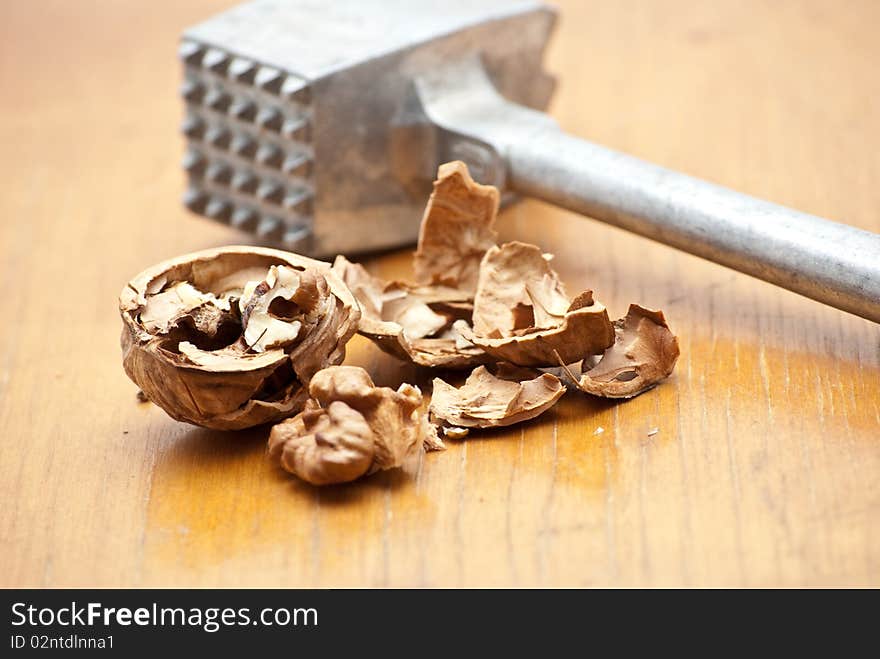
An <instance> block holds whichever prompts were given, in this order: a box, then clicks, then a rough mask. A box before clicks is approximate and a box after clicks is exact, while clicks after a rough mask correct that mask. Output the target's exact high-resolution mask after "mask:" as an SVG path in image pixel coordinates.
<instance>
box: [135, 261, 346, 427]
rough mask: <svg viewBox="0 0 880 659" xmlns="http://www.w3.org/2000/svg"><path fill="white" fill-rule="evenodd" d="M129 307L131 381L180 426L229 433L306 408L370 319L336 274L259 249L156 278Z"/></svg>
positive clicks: (147, 280)
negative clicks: (311, 389) (321, 375)
mask: <svg viewBox="0 0 880 659" xmlns="http://www.w3.org/2000/svg"><path fill="white" fill-rule="evenodd" d="M119 308H120V313H121V315H122V320H123V325H124V327H123V331H122V352H123V366H124V367H125V371H126V373H127V374H128V376H129V377H130V378H131V379H132V380H133V381H134V382H135V383H136V384H138V386H140V387H141V389H142V390H143V392H144V394H145V395H146V396H147V398H148V399H149V400H151V401H152V402H154V403H156V404H157V405H159V406H160V407H161V408H162V409H164V410H165V411H166V412H167V413H168V414H169V415H171V416H172V417H173V418H175V419H177V420H179V421H187V422H189V423H193V424H196V425H201V426H205V427H208V428H217V429H223V430H233V429H239V428H247V427H250V426H254V425H258V424H261V423H267V422H270V421H277V420H278V419H282V418H285V417H288V416H290V415H292V414H295V413H296V412H298V411H299V410H300V409H302V407H303V405H304V403H305V401H306V400H307V398H308V394H307V389H306V386H307V385H308V383H309V381H310V379H311V378H312V376H313V375H314V374H315V373H316V372H317V371H319V370H320V369H322V368H323V367H324V366H327V365H330V364H338V363H340V362H341V361H342V360H343V359H344V357H345V344H346V343H347V341H348V340H349V339H350V338H351V336H352V335H353V334H354V332H355V330H356V327H357V321H358V319H359V317H360V311H359V308H358V306H357V303H356V301H355V299H354V297H353V296H352V294H351V292H350V291H349V290H348V289H347V288H346V286H345V284H344V283H343V282H342V281H341V280H340V279H339V278H338V277H337V276H336V275H335V274H334V273H333V272H332V271H331V269H330V266H329V264H327V263H322V262H320V261H315V260H312V259H308V258H305V257H302V256H298V255H296V254H291V253H289V252H283V251H279V250H272V249H264V248H259V247H225V248H218V249H210V250H205V251H202V252H196V253H193V254H186V255H184V256H181V257H178V258H176V259H172V260H169V261H165V262H163V263H160V264H158V265H155V266H153V267H151V268H148V269H147V270H145V271H144V272H142V273H140V274H139V275H137V276H136V277H135V278H134V279H133V280H131V282H129V284H128V285H127V286H126V288H125V289H124V290H123V291H122V294H121V295H120V300H119Z"/></svg>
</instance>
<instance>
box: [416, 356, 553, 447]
mask: <svg viewBox="0 0 880 659" xmlns="http://www.w3.org/2000/svg"><path fill="white" fill-rule="evenodd" d="M564 393H565V387H564V386H563V384H562V382H561V381H560V380H559V378H557V377H556V376H555V375H551V374H549V373H544V374H541V375H539V376H538V377H536V378H534V379H530V380H523V381H519V382H517V381H512V380H507V379H502V378H499V377H496V376H494V375H492V374H491V373H490V372H489V371H488V370H487V369H486V367H485V366H479V367H477V368H476V369H474V372H473V373H471V374H470V376H469V377H468V379H467V381H466V382H465V383H464V385H463V386H461V387H459V388H456V387H453V386H452V385H450V384H448V383H446V382H444V381H443V380H441V379H440V378H434V393H433V394H432V396H431V405H430V407H429V412H430V415H431V418H432V419H441V420H442V421H443V422H444V423H445V424H447V425H449V426H452V427H455V428H458V429H461V428H493V427H499V426H510V425H513V424H515V423H519V422H521V421H527V420H528V419H533V418H535V417H536V416H538V415H540V414H542V413H543V412H545V411H546V410H548V409H550V408H551V407H553V405H554V404H555V403H556V401H557V400H559V399H560V398H561V397H562V394H564ZM445 434H446V436H447V437H450V438H454V437H455V436H456V435H459V436H464V435H463V434H460V432H456V431H453V432H452V433H445Z"/></svg>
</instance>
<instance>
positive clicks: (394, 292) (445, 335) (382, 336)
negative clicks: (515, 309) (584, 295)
mask: <svg viewBox="0 0 880 659" xmlns="http://www.w3.org/2000/svg"><path fill="white" fill-rule="evenodd" d="M333 271H334V272H335V273H337V274H338V275H339V277H340V278H341V279H342V281H344V282H345V284H346V285H347V286H348V287H349V289H350V290H351V292H352V293H353V294H354V296H355V298H357V300H358V302H359V303H360V306H361V319H360V322H359V323H358V332H359V333H360V334H362V335H363V336H366V337H367V338H368V339H370V340H371V341H373V343H375V344H376V345H377V346H379V348H381V349H382V350H383V351H384V352H387V353H388V354H390V355H393V356H395V357H397V358H398V359H402V360H404V361H410V362H413V363H414V364H417V365H419V366H426V367H434V368H448V369H463V368H473V367H474V366H476V365H478V364H482V363H485V362H487V361H490V360H491V358H490V357H489V356H488V355H487V354H486V353H485V352H483V350H481V349H480V348H477V347H476V346H474V345H473V344H472V343H471V342H470V341H468V340H466V339H465V338H464V332H465V331H466V327H467V322H466V321H464V320H462V318H461V317H460V316H462V315H463V316H465V317H467V318H469V317H470V305H469V303H468V302H467V300H466V299H462V298H461V295H460V292H459V291H456V290H454V289H448V288H444V287H410V286H409V285H408V284H404V283H402V282H385V281H382V280H381V279H379V278H378V277H374V276H373V275H371V274H370V273H369V272H367V271H366V269H365V268H364V267H363V266H362V265H360V264H359V263H352V262H351V261H349V260H348V259H346V258H345V257H344V256H337V257H336V261H335V262H334V263H333ZM462 323H464V325H462Z"/></svg>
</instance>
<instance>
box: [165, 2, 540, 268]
mask: <svg viewBox="0 0 880 659" xmlns="http://www.w3.org/2000/svg"><path fill="white" fill-rule="evenodd" d="M554 19H555V16H554V13H553V12H552V11H550V10H549V9H547V8H545V7H543V6H541V5H540V4H539V3H537V2H533V1H531V0H526V1H522V0H520V1H514V2H511V1H510V0H477V1H474V0H446V1H445V2H424V1H421V2H419V1H413V0H384V1H383V0H334V1H333V2H326V1H314V0H313V1H309V0H292V1H291V0H287V1H285V0H256V1H255V2H249V3H246V4H243V5H240V6H237V7H234V8H233V9H231V10H229V11H227V12H225V13H222V14H220V15H218V16H215V17H214V18H211V19H209V20H208V21H206V22H204V23H201V24H199V25H196V26H195V27H193V28H191V29H189V30H187V31H186V32H185V34H184V36H183V42H182V44H181V48H180V57H181V59H182V61H183V64H184V82H183V86H182V95H183V97H184V100H185V101H186V108H187V114H186V118H185V120H184V124H183V132H184V133H185V135H186V137H187V152H186V155H185V157H184V167H185V168H186V170H187V173H188V177H189V189H188V190H187V192H186V196H185V203H186V205H187V206H188V207H189V208H190V209H192V210H194V211H196V212H198V213H201V214H203V215H207V216H208V217H211V218H214V219H216V220H220V221H223V222H228V223H230V224H232V225H233V226H236V227H238V228H241V229H244V230H246V231H250V232H253V233H255V234H256V235H257V236H258V237H259V238H261V239H262V240H263V241H265V242H271V243H275V244H279V245H281V246H284V247H286V248H288V249H292V250H296V251H300V252H305V253H310V254H316V255H334V254H337V253H351V252H363V251H368V250H377V249H383V248H389V247H395V246H399V245H404V244H407V243H412V242H413V241H414V240H415V239H416V236H417V234H418V227H419V220H420V218H421V214H422V211H423V209H424V204H425V200H426V199H427V195H428V194H429V192H430V189H431V185H430V182H431V180H432V179H433V178H434V175H435V174H436V169H437V165H438V164H439V163H440V162H442V161H443V160H449V159H453V158H459V159H462V160H465V161H466V162H468V164H469V165H470V166H471V167H472V173H473V174H474V176H475V177H476V178H478V179H479V180H483V181H487V180H488V181H492V180H494V179H497V178H498V177H497V173H493V172H491V171H488V168H489V166H490V165H489V163H488V162H486V161H487V158H486V157H485V154H482V153H480V152H479V147H478V146H477V145H474V146H473V147H472V148H470V149H468V148H467V147H466V146H465V147H462V148H459V149H458V150H457V151H456V149H454V148H453V149H451V151H452V152H451V153H450V152H449V151H450V149H445V151H446V153H439V152H438V151H439V148H440V147H438V145H436V140H435V139H433V136H432V134H431V133H432V130H431V129H430V128H429V127H428V126H427V123H426V122H425V121H424V120H423V118H421V117H418V116H417V115H416V114H415V112H414V110H413V105H414V104H417V101H416V99H415V98H414V93H415V88H414V80H416V79H417V78H418V77H419V76H420V75H422V74H424V73H428V72H431V71H433V70H437V69H441V68H443V67H444V66H445V65H446V64H447V63H448V62H451V61H455V60H457V59H459V58H460V57H462V56H463V55H469V54H471V55H473V54H477V53H479V56H480V57H481V60H482V62H483V63H484V64H485V66H486V69H487V70H488V71H489V74H490V75H491V77H492V80H493V82H494V84H495V85H497V87H498V89H499V91H500V92H501V93H503V94H504V95H505V96H506V97H507V98H509V99H511V100H513V101H515V102H517V103H521V104H523V105H525V106H528V107H533V108H537V109H543V108H544V107H546V104H547V103H548V101H549V99H550V96H551V94H552V90H553V79H552V78H551V77H549V76H547V75H546V74H544V73H543V71H542V69H541V59H542V55H543V50H544V46H545V44H546V42H547V40H548V38H549V36H550V32H551V30H552V27H553V23H554ZM432 142H435V143H434V144H432ZM459 151H460V152H459Z"/></svg>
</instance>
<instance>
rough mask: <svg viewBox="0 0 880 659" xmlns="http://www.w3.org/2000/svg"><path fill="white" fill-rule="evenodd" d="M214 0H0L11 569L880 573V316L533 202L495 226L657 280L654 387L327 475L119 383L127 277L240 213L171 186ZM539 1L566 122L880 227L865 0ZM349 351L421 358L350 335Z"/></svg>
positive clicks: (401, 257)
mask: <svg viewBox="0 0 880 659" xmlns="http://www.w3.org/2000/svg"><path fill="white" fill-rule="evenodd" d="M230 4H231V2H229V1H210V0H200V1H198V2H187V3H162V4H161V8H156V7H155V6H152V5H149V4H145V3H142V2H133V1H131V2H122V1H119V0H113V1H111V0H103V1H97V0H93V1H90V2H85V1H83V2H77V3H71V2H64V1H63V0H57V1H54V2H49V1H47V0H29V1H27V2H25V1H23V0H20V1H18V2H4V3H3V6H2V8H0V81H2V83H3V93H2V94H0V145H2V148H0V259H2V261H0V272H2V280H0V281H2V291H3V295H2V302H3V307H4V314H3V322H2V323H0V436H2V443H0V495H2V501H3V505H2V506H0V534H2V538H0V553H2V557H3V560H2V561H0V585H2V586H13V585H16V586H19V585H29V586H52V585H75V586H87V585H102V586H106V585H117V586H147V585H164V586H171V585H181V586H183V585H201V586H216V585H222V586H228V585H252V586H328V585H349V586H361V585H363V586H389V585H396V586H401V585H402V586H463V585H481V586H508V585H520V586H529V585H551V586H554V585H565V586H591V585H615V586H620V585H625V586H667V585H669V586H682V585H684V586H703V585H716V586H717V585H722V586H779V585H785V586H792V585H811V586H826V585H827V586H830V585H874V586H877V585H880V488H878V487H877V484H878V476H880V407H878V406H880V335H878V329H877V326H876V325H873V324H871V323H868V322H866V321H863V320H860V319H857V318H855V317H851V316H848V315H846V314H844V313H842V312H838V311H835V310H833V309H829V308H824V307H822V306H820V305H818V304H815V303H812V302H809V301H807V300H804V299H801V298H799V297H797V296H795V295H793V294H790V293H787V292H784V291H780V290H776V289H774V288H773V287H771V286H769V285H767V284H763V283H761V282H758V281H755V280H752V279H750V278H748V277H745V276H742V275H739V274H737V273H734V272H731V271H728V270H725V269H723V268H720V267H717V266H714V265H712V264H709V263H705V262H702V261H699V260H697V259H695V258H693V257H690V256H687V255H683V254H680V253H677V252H675V251H673V250H671V249H668V248H665V247H662V246H660V245H655V244H653V243H649V242H647V241H645V240H643V239H640V238H636V237H632V236H629V235H626V234H624V233H622V232H620V231H618V230H616V229H612V228H609V227H606V226H604V225H601V224H598V223H596V222H592V221H589V220H585V219H582V218H578V217H575V216H573V215H571V214H569V213H566V212H563V211H559V210H556V209H553V208H550V207H547V206H544V205H541V204H538V203H534V202H526V203H522V204H520V205H519V206H516V207H515V208H513V209H511V210H510V211H508V212H506V213H505V214H504V215H503V217H502V218H501V228H502V234H503V237H504V238H506V239H509V238H513V237H516V238H519V239H524V240H530V241H537V242H539V243H540V244H541V245H542V246H543V247H544V248H545V249H547V250H549V251H554V252H555V253H556V254H557V266H558V268H559V269H560V272H561V273H562V275H563V277H564V279H565V281H566V283H568V284H569V285H570V287H571V288H573V289H574V288H577V289H580V288H583V287H585V286H588V287H590V288H593V289H594V290H595V291H597V294H598V295H599V297H600V299H602V300H603V301H604V302H605V303H606V304H607V305H608V306H609V308H610V309H611V311H612V313H614V314H615V315H620V314H622V313H623V312H624V311H625V309H626V305H627V304H628V303H629V302H631V301H637V302H641V303H644V304H646V305H648V306H653V307H660V308H663V309H664V310H665V311H666V312H667V316H668V317H669V319H670V321H671V323H672V325H673V328H674V329H675V331H676V332H677V333H678V334H679V336H680V339H681V345H682V358H681V361H680V363H679V366H678V368H677V371H676V374H675V375H674V377H673V378H672V379H671V380H670V381H669V382H668V383H667V384H664V385H663V386H661V387H659V388H657V389H656V390H654V391H652V392H650V393H648V394H646V395H644V396H641V397H639V398H637V399H635V400H632V401H630V402H626V403H622V404H609V403H605V402H602V401H597V400H592V399H588V398H586V397H583V396H579V395H575V394H573V393H569V394H567V395H566V396H565V397H564V398H563V400H562V401H561V403H560V404H559V405H558V406H557V407H556V408H554V410H553V411H551V412H549V413H547V414H546V415H544V416H543V417H541V418H540V419H539V420H537V421H536V422H534V423H530V424H528V425H523V426H521V427H515V428H512V429H510V430H508V431H504V432H497V433H494V434H491V435H486V436H483V437H474V438H473V439H470V440H468V441H466V442H462V443H452V444H451V446H450V448H449V450H448V451H446V452H445V453H441V454H430V455H427V456H424V457H423V458H422V459H421V460H419V461H418V462H417V463H414V464H410V465H408V466H407V468H406V469H405V470H403V471H400V472H399V473H383V474H380V475H377V476H374V477H371V478H369V479H367V480H366V481H364V482H361V483H357V484H353V485H349V486H346V487H339V488H330V489H321V490H317V489H313V488H310V487H307V486H305V485H302V484H300V483H297V482H296V481H294V480H293V479H291V478H288V477H287V476H286V475H285V474H284V473H283V472H281V471H279V470H278V469H276V468H275V467H273V466H272V465H271V464H269V463H268V461H267V460H266V458H265V455H264V442H265V439H266V431H265V430H264V429H259V430H252V431H246V432H242V433H238V434H223V433H217V432H210V431H206V430H201V429H197V428H193V427H190V426H186V425H182V424H178V423H175V422H174V421H172V420H171V419H169V418H168V417H166V416H165V415H164V414H163V413H162V412H161V410H159V409H157V408H155V407H154V406H152V405H150V404H142V403H138V402H137V401H136V399H135V392H136V387H135V386H134V385H133V384H132V383H131V382H129V381H128V380H127V379H126V377H125V375H124V373H123V371H122V368H121V359H120V353H119V347H118V335H119V331H120V322H119V319H118V317H117V312H116V308H115V305H116V296H117V294H118V292H119V290H120V289H121V287H122V286H123V284H124V283H125V282H126V281H127V280H128V279H129V278H130V277H131V276H132V275H133V274H135V273H136V272H138V271H139V270H141V269H142V268H143V267H145V266H147V265H149V264H151V263H154V262H156V261H158V260H160V259H163V258H167V257H170V256H173V255H176V254H179V253H183V252H187V251H190V250H194V249H199V248H203V247H208V246H213V245H220V244H225V243H232V242H239V241H241V240H242V236H240V235H238V234H235V233H234V232H232V231H231V230H229V229H226V228H224V227H221V226H218V225H215V224H212V223H210V222H208V221H205V220H201V219H198V218H194V217H192V216H190V215H189V214H188V213H186V212H185V211H184V210H182V208H181V206H180V204H179V195H180V193H181V191H182V186H183V180H182V176H181V173H180V168H179V164H178V161H179V157H180V155H181V152H182V143H181V139H180V138H179V137H178V133H177V124H178V122H179V119H180V116H181V107H180V104H179V102H178V100H177V96H176V86H177V84H178V81H179V75H180V72H179V68H178V65H177V62H176V59H175V48H176V40H177V36H178V34H179V32H180V30H181V29H182V28H183V27H185V26H187V25H188V24H191V23H193V22H195V21H196V20H198V19H200V18H202V17H205V16H208V15H210V14H211V13H212V12H214V11H216V10H218V9H220V8H222V7H224V6H228V5H230ZM556 4H557V5H558V6H559V7H560V9H561V10H562V15H563V20H562V21H561V23H560V26H559V29H558V32H557V34H556V37H555V40H554V42H553V45H552V47H551V49H550V52H549V68H550V69H551V70H552V71H554V72H555V73H557V74H558V75H559V77H560V81H561V84H560V87H559V90H558V93H557V96H556V98H555V101H554V104H553V106H552V112H553V114H554V115H555V116H556V117H557V118H558V120H559V121H560V123H561V124H562V125H563V126H565V127H566V128H567V129H569V130H571V131H572V132H574V133H576V134H580V135H583V136H585V137H588V138H590V139H593V140H595V141H597V142H600V143H603V144H606V145H608V146H611V147H613V148H618V149H622V150H625V151H628V152H631V153H633V154H635V155H637V156H640V157H644V158H647V159H650V160H653V161H655V162H658V163H660V164H662V165H665V166H669V167H673V168H676V169H679V170H682V171H684V172H687V173H692V174H697V175H700V176H703V177H705V178H707V179H709V180H712V181H715V182H719V183H722V184H725V185H729V186H731V187H734V188H736V189H739V190H743V191H745V192H748V193H752V194H755V195H759V196H763V197H766V198H769V199H771V200H773V201H776V202H780V203H784V204H788V205H792V206H795V207H798V208H800V209H802V210H805V211H808V212H811V213H815V214H818V215H825V216H829V217H832V218H837V219H840V220H843V221H846V222H849V223H851V224H854V225H856V226H860V227H863V228H865V229H870V230H873V231H880V218H878V209H880V186H878V185H877V181H878V180H880V159H878V153H880V149H878V144H877V139H878V135H880V104H878V99H880V77H878V76H877V69H876V65H877V61H878V57H880V49H878V42H877V37H876V29H875V28H876V25H877V24H878V23H880V4H878V3H876V2H872V1H871V0H865V1H863V2H857V1H849V2H846V3H844V6H843V7H841V5H840V3H839V2H835V1H832V0H825V1H810V2H807V1H804V2H793V1H786V2H782V1H780V2H764V1H761V0H751V1H749V2H742V1H739V0H737V1H733V0H730V1H721V0H718V1H714V2H704V3H692V2H686V1H684V0H663V1H662V2H661V1H659V0H658V1H656V2H653V1H652V2H647V1H635V0H629V1H624V2H616V3H607V2H598V1H590V2H583V1H581V2H575V1H573V0H572V1H558V2H557V3H556ZM369 266H370V268H371V270H373V271H374V272H376V273H379V274H381V275H384V276H405V275H406V274H407V272H408V268H409V254H408V253H407V252H406V251H403V252H398V253H394V254H389V255H386V256H383V257H381V258H376V259H373V260H371V261H370V262H369ZM349 361H350V362H351V363H355V364H361V365H364V366H367V367H368V368H370V369H371V370H372V371H373V372H374V373H375V374H376V377H377V379H378V380H379V381H381V382H383V383H389V384H390V383H397V382H399V381H400V380H401V379H402V378H405V379H407V380H411V381H415V382H417V383H418V384H420V385H425V384H426V383H427V381H428V380H427V378H426V376H425V375H424V374H421V373H418V372H417V371H416V370H414V369H413V368H411V367H407V366H403V365H401V364H399V363H397V362H395V361H394V360H393V359H392V358H390V357H387V356H385V355H382V354H380V353H379V352H378V351H377V350H375V349H374V348H373V347H372V345H370V344H368V343H366V342H365V341H363V340H362V339H356V340H355V342H354V343H353V345H352V349H351V352H350V359H349ZM600 427H601V428H602V429H603V430H604V431H603V432H601V433H597V431H598V429H599V428H600ZM653 429H656V430H657V432H656V434H651V431H652V430H653Z"/></svg>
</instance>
